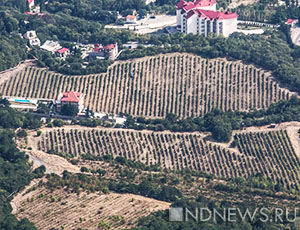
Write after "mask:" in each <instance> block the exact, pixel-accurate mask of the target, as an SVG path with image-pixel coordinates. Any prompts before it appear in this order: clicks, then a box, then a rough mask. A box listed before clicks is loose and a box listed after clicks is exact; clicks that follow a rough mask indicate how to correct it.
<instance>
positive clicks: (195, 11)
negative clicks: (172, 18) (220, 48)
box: [176, 0, 237, 37]
mask: <svg viewBox="0 0 300 230" xmlns="http://www.w3.org/2000/svg"><path fill="white" fill-rule="evenodd" d="M176 14H177V29H178V30H180V31H181V32H183V33H186V34H189V33H192V34H195V35H197V34H198V35H203V36H207V35H209V34H215V35H220V34H222V35H223V36H225V37H227V36H229V35H230V34H231V33H233V32H235V31H236V30H237V14H236V13H229V12H218V11H216V1H215V0H196V1H194V2H186V1H184V0H181V1H180V2H179V3H178V4H177V6H176Z"/></svg>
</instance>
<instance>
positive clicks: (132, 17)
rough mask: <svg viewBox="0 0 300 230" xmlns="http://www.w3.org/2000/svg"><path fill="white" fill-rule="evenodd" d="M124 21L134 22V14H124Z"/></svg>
mask: <svg viewBox="0 0 300 230" xmlns="http://www.w3.org/2000/svg"><path fill="white" fill-rule="evenodd" d="M126 22H127V23H136V16H134V15H127V16H126Z"/></svg>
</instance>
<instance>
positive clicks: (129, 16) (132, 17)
mask: <svg viewBox="0 0 300 230" xmlns="http://www.w3.org/2000/svg"><path fill="white" fill-rule="evenodd" d="M126 19H136V16H134V15H127V16H126Z"/></svg>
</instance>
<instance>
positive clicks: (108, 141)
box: [36, 128, 300, 188]
mask: <svg viewBox="0 0 300 230" xmlns="http://www.w3.org/2000/svg"><path fill="white" fill-rule="evenodd" d="M234 138H235V139H236V142H237V147H238V148H237V149H233V148H225V147H221V146H219V145H217V144H214V143H211V142H208V141H206V140H205V139H204V138H203V136H202V135H200V134H195V133H192V134H183V133H166V132H164V133H156V132H150V131H130V130H108V129H101V128H98V129H97V128H95V129H82V130H78V129H53V130H52V131H46V132H43V134H42V136H41V138H40V140H38V141H37V143H36V144H37V147H38V149H39V150H41V151H44V152H47V151H50V150H52V151H55V152H56V153H62V152H64V153H68V154H72V155H73V156H79V155H80V154H92V155H98V156H103V155H113V156H114V157H116V156H122V157H125V158H127V159H131V160H134V161H141V162H143V163H145V164H147V165H160V166H161V167H162V168H166V169H171V170H172V169H177V170H180V169H183V168H189V169H194V170H198V171H201V172H206V173H210V174H214V175H216V176H219V177H226V178H227V177H249V176H251V175H255V174H257V173H262V174H263V175H265V176H266V177H268V178H271V179H272V181H273V182H274V183H280V184H282V185H284V186H286V187H288V188H296V186H298V181H299V179H300V178H299V175H298V173H297V172H298V171H299V169H300V163H299V159H298V158H297V156H296V154H295V151H294V149H293V147H292V144H291V141H290V139H289V137H288V134H287V132H286V131H285V130H281V131H270V132H257V133H241V134H236V135H235V137H234Z"/></svg>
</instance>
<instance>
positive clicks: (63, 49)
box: [57, 48, 69, 54]
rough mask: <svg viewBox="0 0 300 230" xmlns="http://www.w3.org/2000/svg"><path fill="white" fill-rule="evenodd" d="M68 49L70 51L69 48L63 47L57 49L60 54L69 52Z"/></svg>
mask: <svg viewBox="0 0 300 230" xmlns="http://www.w3.org/2000/svg"><path fill="white" fill-rule="evenodd" d="M67 51H69V49H68V48H62V49H59V50H57V52H58V53H59V54H63V53H64V52H67Z"/></svg>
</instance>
